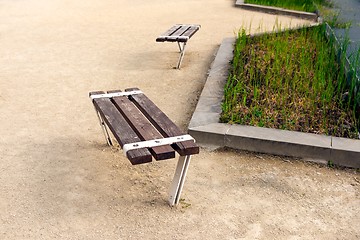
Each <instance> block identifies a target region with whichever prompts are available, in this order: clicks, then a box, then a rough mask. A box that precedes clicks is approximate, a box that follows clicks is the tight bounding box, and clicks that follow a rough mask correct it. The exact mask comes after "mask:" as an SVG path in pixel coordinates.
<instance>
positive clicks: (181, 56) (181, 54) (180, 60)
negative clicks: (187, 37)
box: [176, 42, 186, 69]
mask: <svg viewBox="0 0 360 240" xmlns="http://www.w3.org/2000/svg"><path fill="white" fill-rule="evenodd" d="M177 43H178V46H179V49H180V58H179V62H178V64H177V67H176V68H177V69H180V65H181V62H182V60H183V58H184V54H185V47H186V42H184V43H183V46H182V47H181V44H180V43H179V42H177Z"/></svg>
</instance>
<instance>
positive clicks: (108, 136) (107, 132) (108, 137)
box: [95, 108, 113, 146]
mask: <svg viewBox="0 0 360 240" xmlns="http://www.w3.org/2000/svg"><path fill="white" fill-rule="evenodd" d="M95 112H96V115H97V116H98V119H99V122H100V126H101V128H102V130H103V133H104V135H105V140H106V143H107V144H108V145H109V146H112V145H113V144H112V142H111V137H110V135H109V131H108V130H107V127H106V124H105V122H104V120H103V119H102V117H101V115H100V113H99V112H98V111H97V110H96V108H95Z"/></svg>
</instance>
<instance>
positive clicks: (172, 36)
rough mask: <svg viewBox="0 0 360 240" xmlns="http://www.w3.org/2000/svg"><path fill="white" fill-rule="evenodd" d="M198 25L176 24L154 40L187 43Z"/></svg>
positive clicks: (198, 27) (197, 28)
mask: <svg viewBox="0 0 360 240" xmlns="http://www.w3.org/2000/svg"><path fill="white" fill-rule="evenodd" d="M199 29H200V25H196V24H176V25H174V26H173V27H171V28H170V29H169V30H167V31H166V32H164V33H163V34H161V35H160V36H159V37H158V38H156V41H157V42H166V41H167V42H187V41H188V40H189V39H190V38H191V37H192V36H193V35H194V34H195V33H196V32H197V31H198V30H199Z"/></svg>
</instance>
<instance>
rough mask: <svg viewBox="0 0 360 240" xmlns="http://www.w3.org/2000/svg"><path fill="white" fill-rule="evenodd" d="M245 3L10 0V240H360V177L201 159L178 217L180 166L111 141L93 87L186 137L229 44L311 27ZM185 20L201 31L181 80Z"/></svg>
mask: <svg viewBox="0 0 360 240" xmlns="http://www.w3.org/2000/svg"><path fill="white" fill-rule="evenodd" d="M233 4H234V1H230V0H228V1H224V0H208V1H206V4H204V1H200V0H176V1H175V0H169V1H160V0H153V1H144V0H133V1H125V0H116V1H115V0H108V1H100V0H86V1H85V0H79V1H68V0H53V1H45V0H28V1H23V0H17V1H14V0H0V113H1V118H0V192H1V194H0V210H1V211H0V239H140V238H143V239H359V238H360V230H359V227H358V226H359V225H360V214H359V213H360V210H359V207H360V200H359V199H360V198H359V187H360V182H359V181H360V180H359V179H360V177H359V174H358V173H356V172H355V171H344V170H333V169H328V168H326V167H321V166H318V165H311V164H309V163H303V162H297V161H293V160H291V161H288V160H287V159H283V158H279V157H273V156H268V155H256V154H249V153H243V152H233V151H209V150H206V149H202V151H201V154H200V155H198V156H196V157H194V158H193V161H192V164H191V166H190V169H189V173H188V177H187V180H186V183H185V188H184V192H183V195H182V197H183V198H184V200H183V201H182V202H181V204H180V206H178V207H177V208H170V207H168V205H167V203H166V200H167V190H168V187H169V185H170V181H171V179H172V175H173V171H174V168H175V164H176V161H175V160H173V161H167V162H161V163H157V162H155V163H153V164H148V165H142V166H136V167H133V166H131V165H130V164H129V162H128V161H127V160H126V159H125V158H124V157H123V156H122V154H121V153H119V151H118V150H117V149H115V148H113V149H111V148H109V147H107V146H106V145H105V142H104V139H103V136H102V133H101V130H100V127H99V126H98V123H97V119H96V116H95V113H94V111H93V107H92V105H91V103H90V100H89V99H88V98H87V94H88V92H89V91H93V90H110V89H124V88H126V87H134V86H137V87H139V88H141V89H142V90H143V91H144V92H145V93H146V94H147V95H148V96H149V97H150V98H152V99H153V100H154V102H155V103H156V104H157V105H158V106H159V107H160V108H161V109H162V110H163V111H164V112H166V113H167V114H168V115H169V117H170V118H171V119H173V120H174V121H175V122H176V123H177V124H178V125H179V126H181V128H183V129H186V126H187V124H188V122H189V119H190V117H191V115H192V112H193V110H194V108H195V105H196V101H197V98H198V96H199V94H200V92H201V89H202V86H203V85H204V82H205V79H206V74H207V71H208V69H209V66H210V63H211V61H212V60H213V57H214V54H215V53H216V50H217V48H218V46H219V44H220V43H221V40H222V39H223V38H225V37H231V36H234V32H236V30H237V29H239V28H241V26H247V27H249V26H251V27H252V31H259V30H266V29H268V30H269V29H272V28H273V26H274V24H275V23H278V24H281V26H288V25H289V24H291V25H292V26H294V25H297V24H303V23H305V22H304V21H301V20H295V19H290V18H287V17H278V18H277V17H275V16H271V15H264V14H258V13H254V12H248V11H244V10H240V9H238V8H234V7H233ZM174 23H199V24H201V25H202V28H201V29H200V31H199V32H198V33H197V34H196V35H195V36H194V37H193V39H191V42H190V43H189V46H188V49H187V53H186V55H185V58H184V62H183V64H182V69H181V70H180V71H178V70H174V69H172V67H173V66H175V64H176V62H177V58H178V53H177V52H176V51H177V46H176V44H170V43H156V42H155V38H156V37H157V35H159V34H160V33H162V32H164V30H166V29H167V28H168V27H170V26H171V25H172V24H174ZM259 26H261V27H259Z"/></svg>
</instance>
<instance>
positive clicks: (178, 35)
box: [166, 25, 190, 42]
mask: <svg viewBox="0 0 360 240" xmlns="http://www.w3.org/2000/svg"><path fill="white" fill-rule="evenodd" d="M189 28H190V27H189V26H187V25H183V26H181V27H180V28H179V29H177V30H176V31H175V32H174V33H172V34H171V35H169V36H167V37H166V41H169V42H187V40H188V38H187V37H182V36H183V34H184V33H186V31H187V30H188V29H189Z"/></svg>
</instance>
